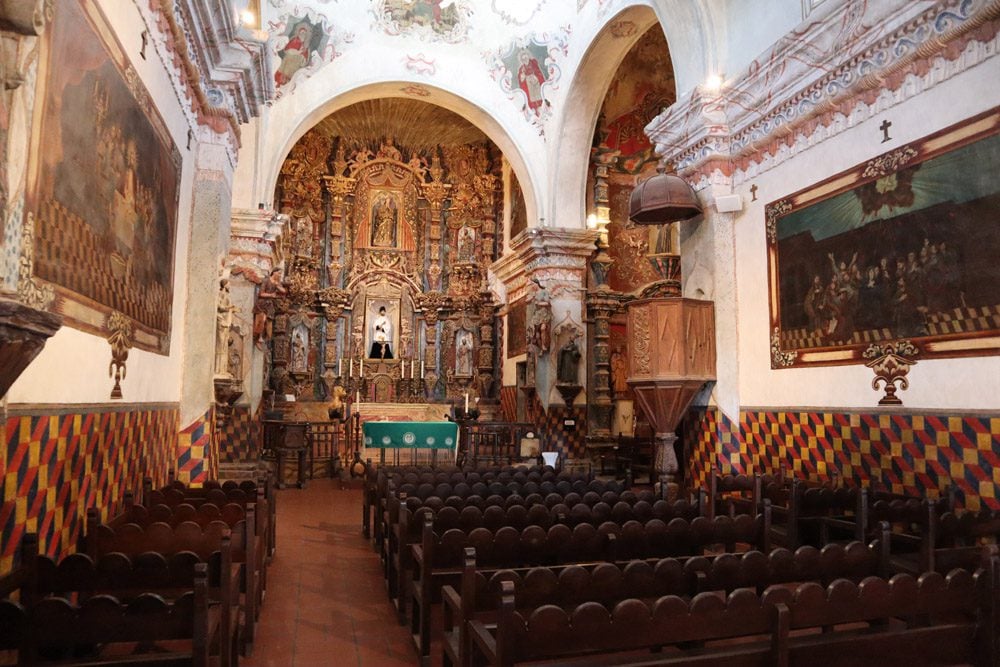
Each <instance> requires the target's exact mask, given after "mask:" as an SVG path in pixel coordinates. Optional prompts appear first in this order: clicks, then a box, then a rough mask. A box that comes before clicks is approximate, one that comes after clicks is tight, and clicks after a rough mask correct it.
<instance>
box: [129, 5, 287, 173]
mask: <svg viewBox="0 0 1000 667" xmlns="http://www.w3.org/2000/svg"><path fill="white" fill-rule="evenodd" d="M133 1H134V2H135V4H136V7H137V8H138V9H139V13H140V14H141V15H142V19H143V21H144V22H145V24H146V28H147V30H148V31H149V34H150V35H152V36H153V39H152V42H153V45H154V48H155V49H156V51H157V53H158V54H159V56H160V58H161V59H162V60H163V63H164V65H165V66H166V69H167V71H168V73H169V76H170V80H171V83H172V84H173V87H174V93H175V95H176V97H177V100H178V102H179V103H180V106H181V108H182V110H183V111H184V114H185V116H186V117H187V120H188V126H189V128H190V129H191V130H192V131H193V130H194V128H195V127H196V126H198V125H206V126H208V127H210V128H212V130H213V131H215V132H217V133H219V134H224V135H227V136H229V137H230V141H231V142H232V146H230V147H229V152H230V161H231V162H232V163H233V164H235V163H236V149H237V148H238V147H239V145H240V128H239V126H240V124H241V123H245V122H247V121H249V120H250V118H252V117H255V116H257V115H258V114H259V112H260V108H261V106H263V105H264V104H266V103H267V102H269V101H270V100H272V99H273V98H274V84H273V76H272V73H271V63H270V59H269V58H268V55H267V51H266V41H265V39H266V35H264V34H263V33H253V32H251V31H249V30H247V29H245V28H240V27H239V26H237V25H235V24H234V17H233V12H232V7H231V6H230V5H229V3H228V2H226V1H225V0H203V1H198V0H133Z"/></svg>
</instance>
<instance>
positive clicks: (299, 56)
mask: <svg viewBox="0 0 1000 667" xmlns="http://www.w3.org/2000/svg"><path fill="white" fill-rule="evenodd" d="M269 32H270V33H271V34H272V35H277V37H276V41H275V44H274V51H275V53H276V54H277V56H278V59H279V63H278V65H277V67H276V68H275V70H274V83H275V87H276V88H277V90H278V92H277V95H276V97H281V96H282V95H285V94H287V93H288V92H290V91H291V90H292V89H293V88H294V81H296V80H300V79H306V78H308V77H309V76H311V75H312V74H313V73H314V72H316V71H317V70H318V69H319V68H321V67H322V66H323V65H325V64H327V63H329V62H333V60H334V59H336V58H337V57H338V56H340V55H341V52H340V51H339V50H338V49H337V46H338V44H347V43H350V42H352V41H353V40H354V35H353V34H351V33H340V32H336V31H335V30H334V28H333V27H332V26H328V25H327V23H326V18H325V17H324V16H322V15H320V14H316V13H315V12H313V11H312V10H309V9H307V10H305V11H304V12H302V13H301V14H299V13H297V12H296V13H293V14H287V15H285V16H282V17H281V18H280V19H279V20H278V21H270V22H269ZM296 75H297V76H296Z"/></svg>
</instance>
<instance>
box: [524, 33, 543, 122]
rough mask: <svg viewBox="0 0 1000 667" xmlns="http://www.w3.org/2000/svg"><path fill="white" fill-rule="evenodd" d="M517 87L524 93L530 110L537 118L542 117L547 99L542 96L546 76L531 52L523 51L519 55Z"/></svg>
mask: <svg viewBox="0 0 1000 667" xmlns="http://www.w3.org/2000/svg"><path fill="white" fill-rule="evenodd" d="M517 57H518V62H519V63H520V64H519V65H518V68H517V85H518V87H519V88H520V89H521V91H522V92H523V93H524V98H525V100H526V104H527V105H528V108H529V109H530V110H531V112H532V113H534V114H535V115H536V116H540V115H541V113H542V111H541V109H542V104H544V103H545V98H544V97H543V96H542V84H543V83H545V74H544V73H543V72H542V68H541V66H540V65H539V64H538V59H537V58H535V57H534V56H533V55H532V53H531V51H528V50H527V49H522V50H521V52H520V53H518V56H517Z"/></svg>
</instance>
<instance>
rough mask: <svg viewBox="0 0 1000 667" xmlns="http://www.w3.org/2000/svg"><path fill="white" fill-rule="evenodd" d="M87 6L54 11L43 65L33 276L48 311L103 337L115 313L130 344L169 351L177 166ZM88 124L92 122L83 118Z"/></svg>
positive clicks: (150, 109)
mask: <svg viewBox="0 0 1000 667" xmlns="http://www.w3.org/2000/svg"><path fill="white" fill-rule="evenodd" d="M111 34H113V32H112V30H111V28H110V27H109V26H108V25H107V24H106V21H105V19H104V17H103V15H102V14H101V12H100V11H99V9H98V7H97V6H96V4H95V3H94V2H93V1H92V0H72V1H70V2H64V3H60V5H59V11H58V12H56V15H55V17H54V21H53V23H52V29H51V31H49V32H48V36H47V38H46V40H45V42H44V47H43V55H42V58H41V60H40V65H39V80H40V81H41V82H42V83H41V84H40V87H39V96H40V97H39V99H40V100H41V104H40V105H39V109H38V113H36V119H35V128H34V131H33V133H32V136H33V137H34V139H33V141H34V142H35V145H33V146H32V150H31V155H33V156H35V157H34V162H33V165H32V167H31V176H30V177H29V178H30V180H29V186H28V193H29V195H28V210H29V211H30V212H31V213H32V214H33V215H34V216H35V225H36V227H35V233H36V235H37V236H36V239H35V258H34V267H33V268H34V272H35V276H36V277H37V278H40V279H41V280H43V281H47V282H48V283H50V284H51V285H52V286H53V288H54V291H55V302H54V304H53V305H52V310H54V311H55V312H57V313H60V314H63V315H64V316H65V321H66V323H67V324H69V325H70V326H74V327H77V328H80V329H83V330H85V331H90V332H92V333H96V334H98V335H104V336H106V335H108V334H109V333H110V330H109V328H108V324H107V323H108V322H109V321H110V320H111V317H110V316H111V313H112V312H116V313H119V315H117V316H116V317H119V318H120V317H125V318H128V319H130V320H131V321H132V323H133V324H134V345H135V346H136V347H138V348H141V349H145V350H150V351H154V352H158V353H161V354H162V353H166V352H167V350H168V348H169V343H170V311H171V304H172V302H173V264H174V262H173V253H174V238H175V235H176V225H177V206H178V189H179V188H178V181H179V177H180V167H181V159H180V153H179V151H178V150H177V147H176V146H175V145H174V143H173V140H172V139H171V137H170V134H169V133H168V131H167V128H166V125H165V124H164V122H163V120H162V119H161V118H160V116H159V114H158V113H157V111H156V108H155V107H154V105H153V104H152V102H151V100H150V98H149V94H148V93H147V91H146V89H145V87H144V86H143V84H142V82H141V81H140V80H139V77H138V75H137V74H136V73H135V71H134V70H133V69H132V67H131V65H130V64H129V62H128V60H127V59H126V58H125V55H124V54H125V53H126V51H125V49H124V48H123V47H122V46H121V45H120V44H118V43H116V42H105V41H104V38H105V37H106V36H108V35H111ZM81 119H87V122H81Z"/></svg>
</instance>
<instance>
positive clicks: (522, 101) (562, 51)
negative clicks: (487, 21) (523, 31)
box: [485, 28, 569, 136]
mask: <svg viewBox="0 0 1000 667" xmlns="http://www.w3.org/2000/svg"><path fill="white" fill-rule="evenodd" d="M568 43H569V28H562V29H560V30H559V31H558V32H556V33H552V34H550V33H542V34H541V35H536V33H531V34H530V35H528V36H527V37H522V38H520V39H516V40H514V41H513V42H511V43H510V44H509V45H508V46H506V47H501V48H500V49H499V50H497V51H495V52H493V53H487V54H485V57H486V62H487V64H488V65H489V68H490V75H491V76H492V77H493V80H494V81H498V82H499V83H500V88H501V89H502V90H503V91H504V93H506V94H507V97H508V98H509V99H510V100H511V101H513V102H515V103H516V104H518V105H520V107H521V112H522V113H523V114H524V118H525V120H527V121H528V122H529V123H531V124H532V125H534V126H535V128H536V129H537V130H538V133H539V134H541V135H543V136H544V134H545V131H544V125H545V121H546V120H547V119H548V118H549V116H551V115H552V103H551V102H550V101H549V99H548V93H549V92H550V91H552V90H555V89H556V88H557V87H558V83H559V78H560V76H561V74H562V72H561V70H560V69H559V66H558V64H557V62H556V61H557V59H558V58H559V57H564V56H565V55H566V53H567V50H568Z"/></svg>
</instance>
